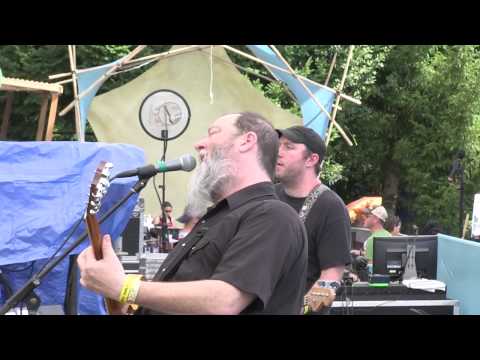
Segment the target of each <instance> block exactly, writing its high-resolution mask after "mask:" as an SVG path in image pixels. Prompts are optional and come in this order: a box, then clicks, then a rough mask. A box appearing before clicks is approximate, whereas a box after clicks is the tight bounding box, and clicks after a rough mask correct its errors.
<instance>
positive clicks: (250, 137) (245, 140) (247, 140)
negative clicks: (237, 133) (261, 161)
mask: <svg viewBox="0 0 480 360" xmlns="http://www.w3.org/2000/svg"><path fill="white" fill-rule="evenodd" d="M257 140H258V138H257V134H255V133H254V132H253V131H249V132H247V133H245V134H243V135H242V137H241V141H240V146H239V151H240V152H247V151H249V150H250V149H251V148H252V147H254V146H255V145H256V144H257Z"/></svg>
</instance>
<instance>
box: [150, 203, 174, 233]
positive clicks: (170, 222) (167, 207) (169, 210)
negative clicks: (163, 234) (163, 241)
mask: <svg viewBox="0 0 480 360" xmlns="http://www.w3.org/2000/svg"><path fill="white" fill-rule="evenodd" d="M163 209H164V211H165V216H166V217H167V227H168V228H176V227H177V224H176V223H175V219H174V218H173V206H172V204H171V203H170V202H168V201H165V202H164V203H163ZM153 224H154V225H161V224H162V214H160V215H158V216H156V217H155V219H153Z"/></svg>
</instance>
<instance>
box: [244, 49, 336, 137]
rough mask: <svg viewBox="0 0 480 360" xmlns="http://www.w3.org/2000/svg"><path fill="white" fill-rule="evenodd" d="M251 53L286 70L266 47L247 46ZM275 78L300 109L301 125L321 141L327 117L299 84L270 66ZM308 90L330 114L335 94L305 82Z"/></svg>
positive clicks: (280, 61) (324, 133) (325, 129)
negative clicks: (313, 132) (293, 96)
mask: <svg viewBox="0 0 480 360" xmlns="http://www.w3.org/2000/svg"><path fill="white" fill-rule="evenodd" d="M247 47H248V48H249V49H250V51H251V52H253V53H254V54H255V56H257V57H258V58H259V59H262V60H264V61H267V62H269V63H270V64H272V65H275V66H278V67H280V68H282V69H285V70H288V68H287V66H286V65H285V63H284V62H283V61H282V59H280V58H279V57H278V56H277V55H276V54H275V53H274V52H273V51H272V49H270V48H269V47H268V45H247ZM267 67H268V68H269V69H270V71H271V72H272V73H273V74H274V75H275V77H276V78H277V79H279V80H281V81H283V82H284V83H285V84H286V85H287V86H288V88H289V89H290V90H291V91H292V93H293V94H294V95H295V97H296V98H297V101H298V103H299V104H300V107H301V109H302V117H303V125H304V126H306V127H308V128H311V129H313V130H315V131H316V132H317V133H318V134H319V135H320V136H321V137H322V138H323V139H325V135H326V134H327V129H328V122H329V120H328V117H327V115H326V114H325V112H324V111H322V110H321V109H320V107H319V106H318V105H317V104H316V103H315V101H314V100H313V99H312V97H311V96H310V95H309V94H308V92H307V91H306V90H305V89H304V87H303V86H302V85H301V84H300V82H299V81H298V80H297V79H296V78H295V77H293V76H292V75H290V74H288V73H286V72H283V71H280V70H277V69H274V68H272V67H271V66H270V67H269V66H267ZM304 83H305V85H306V86H307V87H308V89H309V90H310V91H311V92H312V93H313V94H314V95H315V98H316V99H317V100H318V102H319V103H320V104H322V106H323V107H324V108H325V110H326V111H327V112H328V113H329V114H330V113H331V112H332V106H333V100H334V99H335V93H333V92H331V91H329V90H326V89H325V88H322V87H320V86H318V85H314V84H312V83H309V82H305V81H304Z"/></svg>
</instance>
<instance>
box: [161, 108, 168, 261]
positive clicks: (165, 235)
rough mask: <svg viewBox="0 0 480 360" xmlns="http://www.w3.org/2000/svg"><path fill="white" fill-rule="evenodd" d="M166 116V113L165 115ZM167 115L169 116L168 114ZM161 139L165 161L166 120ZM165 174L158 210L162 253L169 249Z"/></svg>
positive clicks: (166, 141) (166, 142) (166, 143)
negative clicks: (165, 204) (160, 213)
mask: <svg viewBox="0 0 480 360" xmlns="http://www.w3.org/2000/svg"><path fill="white" fill-rule="evenodd" d="M167 114H168V113H167ZM168 115H169V114H168ZM162 139H163V155H162V161H165V156H166V154H167V145H168V127H167V120H166V119H165V130H162ZM164 203H165V173H162V202H161V204H160V208H161V210H162V221H161V224H162V232H161V234H162V236H161V237H162V240H161V242H162V243H161V248H163V251H164V252H168V251H169V249H170V241H169V240H168V226H167V214H166V213H165V206H164Z"/></svg>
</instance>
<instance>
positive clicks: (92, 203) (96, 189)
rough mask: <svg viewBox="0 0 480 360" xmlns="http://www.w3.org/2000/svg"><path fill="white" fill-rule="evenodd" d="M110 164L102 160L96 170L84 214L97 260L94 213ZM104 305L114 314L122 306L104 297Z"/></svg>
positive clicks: (97, 230)
mask: <svg viewBox="0 0 480 360" xmlns="http://www.w3.org/2000/svg"><path fill="white" fill-rule="evenodd" d="M112 166H113V165H112V164H110V163H107V162H105V161H102V162H101V163H100V164H99V165H98V167H97V169H96V171H95V177H94V178H93V181H92V184H91V186H90V195H89V198H88V205H87V212H86V215H85V221H86V223H87V231H88V236H89V238H90V243H91V245H92V248H93V251H94V253H95V258H96V259H97V260H101V259H103V253H102V235H101V233H100V225H99V223H98V220H97V218H96V214H97V212H98V210H99V209H100V201H101V199H102V198H103V196H104V195H105V194H106V190H107V187H108V186H109V182H108V176H109V173H110V169H111V168H112ZM105 306H106V308H107V312H108V313H109V314H116V313H119V312H120V311H121V309H122V308H123V307H124V305H123V304H121V303H119V302H118V301H115V300H112V299H108V298H105Z"/></svg>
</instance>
